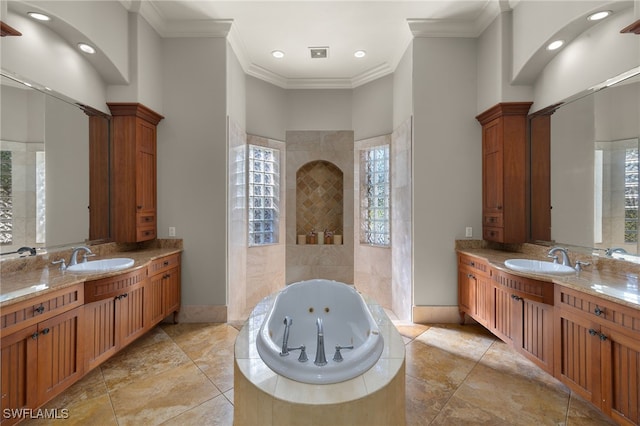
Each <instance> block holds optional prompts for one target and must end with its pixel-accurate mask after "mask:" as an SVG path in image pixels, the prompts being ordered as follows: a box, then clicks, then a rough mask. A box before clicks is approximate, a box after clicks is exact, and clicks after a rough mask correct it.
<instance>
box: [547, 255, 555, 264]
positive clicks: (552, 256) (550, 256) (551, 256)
mask: <svg viewBox="0 0 640 426" xmlns="http://www.w3.org/2000/svg"><path fill="white" fill-rule="evenodd" d="M547 257H549V258H551V259H553V263H558V256H554V255H553V254H548V255H547Z"/></svg>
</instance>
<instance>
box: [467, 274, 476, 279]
mask: <svg viewBox="0 0 640 426" xmlns="http://www.w3.org/2000/svg"><path fill="white" fill-rule="evenodd" d="M467 278H475V277H474V276H473V274H467Z"/></svg>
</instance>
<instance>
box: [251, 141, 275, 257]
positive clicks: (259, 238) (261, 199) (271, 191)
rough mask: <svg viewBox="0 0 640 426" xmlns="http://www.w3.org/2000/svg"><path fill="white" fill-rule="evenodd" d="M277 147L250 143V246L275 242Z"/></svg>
mask: <svg viewBox="0 0 640 426" xmlns="http://www.w3.org/2000/svg"><path fill="white" fill-rule="evenodd" d="M279 202H280V151H279V150H277V149H271V148H265V147H262V146H256V145H249V246H259V245H264V244H275V243H277V242H278V233H279V226H278V216H279V215H278V205H279Z"/></svg>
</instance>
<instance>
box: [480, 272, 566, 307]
mask: <svg viewBox="0 0 640 426" xmlns="http://www.w3.org/2000/svg"><path fill="white" fill-rule="evenodd" d="M493 280H494V281H495V282H496V283H497V284H498V285H499V286H500V287H502V288H506V289H509V290H510V291H511V292H513V293H517V294H518V295H519V296H522V297H524V298H525V299H529V300H532V301H534V302H538V303H544V304H547V305H553V285H554V284H553V283H552V282H549V281H538V280H532V279H529V278H524V277H520V276H518V275H511V274H508V273H506V272H502V271H497V270H494V273H493Z"/></svg>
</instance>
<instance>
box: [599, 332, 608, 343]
mask: <svg viewBox="0 0 640 426" xmlns="http://www.w3.org/2000/svg"><path fill="white" fill-rule="evenodd" d="M605 340H607V336H605V335H604V334H602V333H600V341H601V342H604V341H605Z"/></svg>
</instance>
